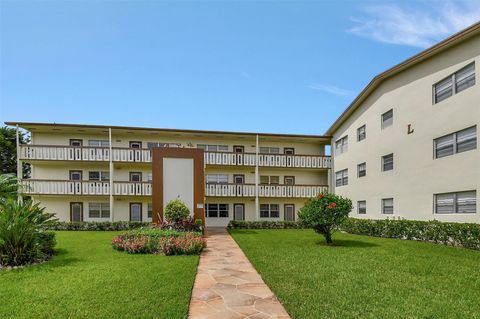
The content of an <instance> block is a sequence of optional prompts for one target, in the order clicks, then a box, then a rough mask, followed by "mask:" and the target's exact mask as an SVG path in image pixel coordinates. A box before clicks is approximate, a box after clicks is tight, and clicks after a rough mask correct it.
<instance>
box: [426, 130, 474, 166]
mask: <svg viewBox="0 0 480 319" xmlns="http://www.w3.org/2000/svg"><path fill="white" fill-rule="evenodd" d="M434 145H435V158H441V157H445V156H449V155H453V154H455V153H461V152H465V151H470V150H473V149H476V148H477V127H476V126H472V127H469V128H467V129H464V130H461V131H458V132H455V133H452V134H449V135H445V136H442V137H439V138H437V139H435V140H434Z"/></svg>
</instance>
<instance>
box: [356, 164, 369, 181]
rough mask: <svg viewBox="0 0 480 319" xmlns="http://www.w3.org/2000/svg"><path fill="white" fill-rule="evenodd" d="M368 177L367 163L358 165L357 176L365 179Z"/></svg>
mask: <svg viewBox="0 0 480 319" xmlns="http://www.w3.org/2000/svg"><path fill="white" fill-rule="evenodd" d="M365 175H367V163H365V162H364V163H361V164H358V165H357V176H358V177H363V176H365Z"/></svg>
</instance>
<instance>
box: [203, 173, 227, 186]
mask: <svg viewBox="0 0 480 319" xmlns="http://www.w3.org/2000/svg"><path fill="white" fill-rule="evenodd" d="M207 183H212V184H213V183H216V184H227V183H228V175H227V174H207Z"/></svg>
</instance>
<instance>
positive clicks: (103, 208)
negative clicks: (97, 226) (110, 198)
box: [88, 203, 110, 218]
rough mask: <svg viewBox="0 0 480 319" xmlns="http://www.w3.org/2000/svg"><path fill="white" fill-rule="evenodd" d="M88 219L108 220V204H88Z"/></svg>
mask: <svg viewBox="0 0 480 319" xmlns="http://www.w3.org/2000/svg"><path fill="white" fill-rule="evenodd" d="M88 217H89V218H110V203H88Z"/></svg>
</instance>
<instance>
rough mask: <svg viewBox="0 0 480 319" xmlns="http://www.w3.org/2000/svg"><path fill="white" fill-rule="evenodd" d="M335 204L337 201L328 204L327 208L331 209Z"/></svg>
mask: <svg viewBox="0 0 480 319" xmlns="http://www.w3.org/2000/svg"><path fill="white" fill-rule="evenodd" d="M335 206H337V203H331V204H330V205H328V208H329V209H332V208H335Z"/></svg>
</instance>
